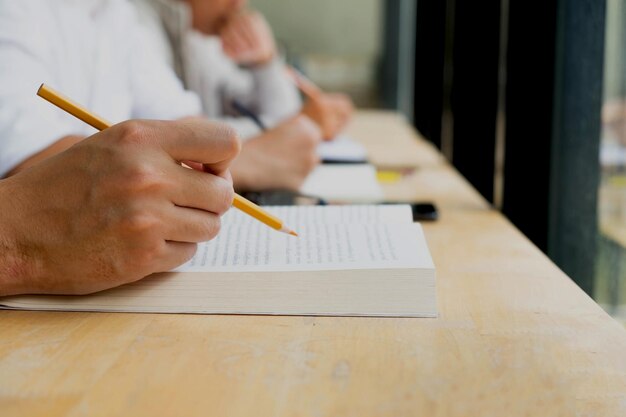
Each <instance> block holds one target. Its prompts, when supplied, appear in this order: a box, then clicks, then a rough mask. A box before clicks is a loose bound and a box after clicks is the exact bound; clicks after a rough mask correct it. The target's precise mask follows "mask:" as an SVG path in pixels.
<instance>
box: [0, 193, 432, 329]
mask: <svg viewBox="0 0 626 417" xmlns="http://www.w3.org/2000/svg"><path fill="white" fill-rule="evenodd" d="M270 211H272V212H273V213H274V214H275V215H277V216H279V217H280V218H282V219H283V220H284V221H285V222H286V224H289V225H290V226H291V227H293V228H295V229H296V230H297V231H298V233H299V234H300V237H293V236H290V235H286V234H283V233H277V232H276V231H274V230H271V229H270V228H268V227H267V226H265V225H263V224H261V223H259V222H258V221H256V220H254V219H252V218H251V217H249V216H247V215H244V214H243V213H241V212H239V211H238V210H230V211H229V212H228V213H227V214H226V215H224V218H223V227H222V231H221V232H220V234H219V235H218V237H217V238H216V239H214V240H213V241H210V242H205V243H202V244H200V245H199V246H198V251H197V253H196V255H195V256H194V258H193V259H191V260H190V261H189V262H187V263H186V264H184V265H182V266H180V267H179V268H177V269H176V270H175V271H171V272H167V273H160V274H154V275H152V276H150V277H147V278H144V279H143V280H140V281H138V282H135V283H132V284H127V285H124V286H121V287H118V288H114V289H111V290H107V291H102V292H100V293H97V294H93V295H88V296H13V297H4V298H0V305H2V306H4V307H7V308H20V309H33V310H64V311H76V310H78V311H118V312H150V313H205V314H210V313H220V314H297V315H340V316H344V315H345V316H407V317H421V316H423V317H434V316H436V313H437V310H436V292H435V268H434V266H433V262H432V260H431V257H430V254H429V252H428V248H427V246H426V240H425V238H424V234H423V232H422V229H421V227H420V226H419V225H418V224H414V223H412V217H411V210H410V207H409V206H404V205H398V206H393V205H390V206H302V207H271V208H270Z"/></svg>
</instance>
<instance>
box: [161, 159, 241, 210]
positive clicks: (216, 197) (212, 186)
mask: <svg viewBox="0 0 626 417" xmlns="http://www.w3.org/2000/svg"><path fill="white" fill-rule="evenodd" d="M173 175H175V179H176V181H175V182H174V183H175V184H179V186H177V187H176V188H174V189H173V190H172V191H171V193H172V196H171V198H172V203H174V204H176V205H177V206H180V207H187V208H194V209H198V210H204V211H207V212H211V213H215V214H218V215H222V214H224V213H225V212H226V211H228V209H229V208H230V206H231V205H232V203H233V197H234V191H233V185H232V181H231V180H230V177H229V178H228V179H225V178H222V177H217V176H214V175H209V174H207V173H206V172H202V171H198V170H196V169H187V168H183V167H180V169H177V170H176V171H175V174H173Z"/></svg>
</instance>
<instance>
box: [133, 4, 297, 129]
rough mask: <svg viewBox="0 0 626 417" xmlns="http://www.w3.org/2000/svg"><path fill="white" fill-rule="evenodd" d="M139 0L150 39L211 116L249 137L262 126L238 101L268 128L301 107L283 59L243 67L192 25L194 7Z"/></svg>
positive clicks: (218, 39) (218, 42)
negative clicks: (236, 105)
mask: <svg viewBox="0 0 626 417" xmlns="http://www.w3.org/2000/svg"><path fill="white" fill-rule="evenodd" d="M133 1H134V3H135V4H136V5H137V9H138V12H139V20H140V22H141V23H142V25H143V26H144V29H145V33H146V44H147V45H148V44H149V45H151V46H150V47H151V49H153V50H154V51H157V54H158V56H159V57H161V59H162V60H163V61H165V62H167V63H168V65H170V67H172V68H174V69H175V70H176V71H177V73H178V75H179V77H181V78H182V80H183V83H184V85H185V87H186V88H187V89H188V90H191V91H193V92H195V93H197V94H198V96H199V97H200V100H201V102H202V111H203V114H204V115H205V116H207V117H208V118H209V119H212V120H217V121H221V122H225V123H228V124H229V125H231V126H232V127H234V128H235V129H236V130H237V131H238V132H239V135H240V136H241V137H242V138H243V139H246V138H249V137H251V136H254V135H256V134H258V133H259V132H260V129H259V128H258V126H256V125H255V124H254V122H252V121H251V120H250V119H248V118H245V117H240V115H238V114H237V113H236V112H235V111H234V110H233V108H232V104H231V103H232V101H233V100H235V99H236V100H238V101H239V102H240V103H241V104H243V105H245V106H247V107H248V108H249V109H250V110H252V111H254V112H255V113H257V114H258V115H259V117H260V118H261V119H262V120H263V121H264V123H265V125H266V126H268V127H272V126H274V125H276V124H277V123H279V122H281V121H283V120H284V119H286V118H288V117H291V116H293V115H295V114H297V113H298V112H299V111H300V108H301V104H302V103H301V100H300V95H299V93H298V89H297V88H296V87H295V85H294V84H293V82H292V81H291V80H290V79H289V78H288V77H287V76H286V74H285V70H284V63H283V62H281V60H280V59H275V60H273V61H272V62H270V63H269V64H266V65H263V66H259V67H254V68H241V67H239V66H238V65H237V64H236V63H235V62H234V61H233V60H232V59H230V58H229V57H228V56H226V55H225V54H224V52H223V50H222V42H221V39H220V38H219V37H216V36H205V35H203V34H201V33H199V32H197V31H195V30H194V29H193V28H192V27H191V10H190V8H189V6H188V5H187V4H185V3H184V2H182V1H179V0H133ZM207 1H209V0H207Z"/></svg>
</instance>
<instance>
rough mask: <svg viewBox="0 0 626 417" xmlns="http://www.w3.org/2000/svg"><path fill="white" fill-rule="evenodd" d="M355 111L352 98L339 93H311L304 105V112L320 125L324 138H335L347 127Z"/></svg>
mask: <svg viewBox="0 0 626 417" xmlns="http://www.w3.org/2000/svg"><path fill="white" fill-rule="evenodd" d="M353 111H354V106H353V104H352V100H350V98H349V97H348V96H347V95H345V94H338V93H324V92H320V93H319V94H313V95H309V96H308V98H307V100H306V102H305V103H304V106H303V107H302V113H303V114H305V115H307V116H308V117H310V118H311V119H312V120H313V121H315V123H317V125H318V126H319V127H320V129H321V130H322V136H323V138H324V140H332V139H334V138H335V136H337V134H339V132H341V131H342V130H343V129H344V128H345V127H346V125H347V124H348V122H349V121H350V118H351V117H352V112H353Z"/></svg>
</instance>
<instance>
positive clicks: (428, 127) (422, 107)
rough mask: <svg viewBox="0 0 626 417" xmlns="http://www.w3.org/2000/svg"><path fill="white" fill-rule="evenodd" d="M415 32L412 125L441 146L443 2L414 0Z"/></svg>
mask: <svg viewBox="0 0 626 417" xmlns="http://www.w3.org/2000/svg"><path fill="white" fill-rule="evenodd" d="M416 22H417V23H416V34H415V63H416V65H415V94H414V97H415V104H414V107H413V108H414V116H413V121H414V123H415V127H416V128H417V130H419V132H420V133H421V134H422V135H424V136H425V137H426V138H427V139H429V140H430V141H431V142H433V143H434V144H435V145H436V146H437V147H441V112H442V108H443V70H444V68H443V60H444V50H445V49H444V42H445V30H446V25H445V23H446V2H445V1H418V2H417V16H416Z"/></svg>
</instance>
